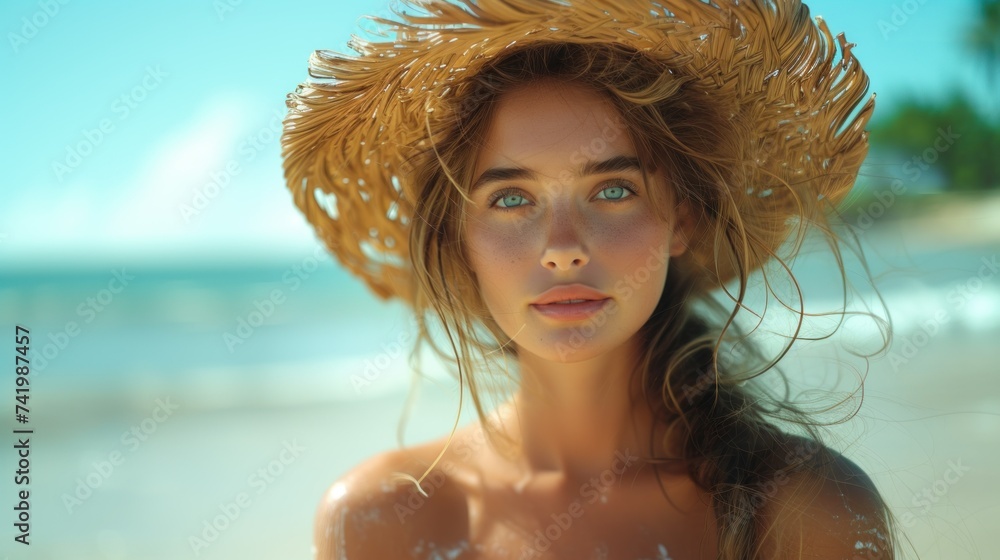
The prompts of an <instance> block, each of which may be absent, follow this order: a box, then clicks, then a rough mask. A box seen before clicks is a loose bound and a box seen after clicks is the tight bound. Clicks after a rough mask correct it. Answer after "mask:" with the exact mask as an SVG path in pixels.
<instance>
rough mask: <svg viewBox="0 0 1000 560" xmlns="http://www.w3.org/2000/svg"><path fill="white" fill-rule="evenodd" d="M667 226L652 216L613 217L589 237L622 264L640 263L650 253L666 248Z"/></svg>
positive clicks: (603, 251) (606, 253)
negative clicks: (613, 218) (633, 217)
mask: <svg viewBox="0 0 1000 560" xmlns="http://www.w3.org/2000/svg"><path fill="white" fill-rule="evenodd" d="M669 231H670V230H669V229H668V228H667V227H666V226H665V225H664V224H662V223H660V222H658V221H656V220H655V219H654V218H652V217H645V216H643V217H638V218H635V219H631V220H616V221H613V222H608V223H606V224H604V225H602V226H601V228H600V231H599V235H595V236H594V237H592V239H596V240H598V242H599V246H598V247H599V250H600V252H601V254H603V255H608V256H613V257H614V258H615V260H617V261H620V262H622V263H632V264H636V263H642V262H645V260H646V258H647V257H648V256H650V255H652V254H658V252H660V251H662V252H665V251H666V243H667V237H668V235H669Z"/></svg>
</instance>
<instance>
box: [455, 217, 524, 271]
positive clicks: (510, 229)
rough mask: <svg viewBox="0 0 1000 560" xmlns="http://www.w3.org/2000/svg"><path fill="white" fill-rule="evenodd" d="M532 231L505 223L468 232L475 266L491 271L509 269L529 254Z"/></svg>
mask: <svg viewBox="0 0 1000 560" xmlns="http://www.w3.org/2000/svg"><path fill="white" fill-rule="evenodd" d="M532 235H533V234H532V233H531V232H530V231H528V228H526V227H521V228H518V227H514V226H510V225H507V224H503V225H493V226H490V227H481V228H477V229H476V230H475V231H471V232H470V234H469V248H470V249H472V250H474V251H475V254H474V255H473V256H472V258H473V262H474V263H476V265H477V268H480V269H483V270H488V271H492V272H494V273H495V272H497V271H504V270H507V271H509V270H510V269H511V267H512V266H514V265H517V264H519V263H521V262H522V261H524V260H525V259H526V258H527V256H528V255H530V254H531V250H532V249H531V241H530V240H531V239H532Z"/></svg>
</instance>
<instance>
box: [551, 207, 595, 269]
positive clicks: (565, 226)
mask: <svg viewBox="0 0 1000 560" xmlns="http://www.w3.org/2000/svg"><path fill="white" fill-rule="evenodd" d="M557 213H558V215H556V216H553V217H552V225H551V228H550V230H549V236H548V242H547V244H546V246H545V250H544V251H543V252H542V258H541V264H542V266H544V267H545V268H547V269H549V270H570V269H572V268H581V267H583V266H584V265H586V264H587V263H588V262H590V256H589V254H588V251H587V249H586V248H585V247H584V244H583V240H582V239H581V238H580V234H579V232H578V231H577V227H578V226H577V223H578V220H574V218H573V216H572V215H571V212H568V211H562V212H557Z"/></svg>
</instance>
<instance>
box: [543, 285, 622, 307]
mask: <svg viewBox="0 0 1000 560" xmlns="http://www.w3.org/2000/svg"><path fill="white" fill-rule="evenodd" d="M609 297H611V296H609V295H607V294H605V293H603V292H600V291H598V290H595V289H593V288H591V287H590V286H585V285H583V284H567V285H562V286H555V287H553V288H550V289H548V290H546V291H545V292H543V293H542V294H541V295H540V296H538V299H536V300H535V301H533V302H531V304H532V305H549V304H556V305H576V304H579V303H586V302H591V301H600V300H604V299H608V298H609ZM567 302H572V303H567Z"/></svg>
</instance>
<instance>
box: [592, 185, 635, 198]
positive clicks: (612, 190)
mask: <svg viewBox="0 0 1000 560" xmlns="http://www.w3.org/2000/svg"><path fill="white" fill-rule="evenodd" d="M601 193H608V194H607V195H606V196H604V197H603V198H601V196H600V194H601ZM625 193H629V194H628V195H627V196H626V194H625ZM634 194H635V191H634V190H632V189H631V188H629V187H627V186H625V185H624V184H617V185H612V186H610V187H605V188H603V189H601V192H599V193H597V195H598V198H601V200H622V199H625V198H628V197H630V196H633V195H634Z"/></svg>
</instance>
